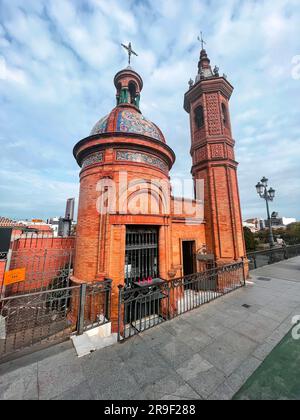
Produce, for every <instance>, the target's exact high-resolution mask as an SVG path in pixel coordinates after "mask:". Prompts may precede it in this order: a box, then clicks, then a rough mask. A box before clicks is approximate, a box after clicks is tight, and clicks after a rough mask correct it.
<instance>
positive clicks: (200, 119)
mask: <svg viewBox="0 0 300 420" xmlns="http://www.w3.org/2000/svg"><path fill="white" fill-rule="evenodd" d="M195 124H196V127H197V128H201V127H203V126H204V111H203V106H202V105H199V106H198V107H197V108H196V109H195Z"/></svg>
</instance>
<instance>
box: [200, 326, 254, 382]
mask: <svg viewBox="0 0 300 420" xmlns="http://www.w3.org/2000/svg"><path fill="white" fill-rule="evenodd" d="M256 347H257V343H255V342H254V341H252V340H250V339H248V338H247V337H244V336H243V335H241V334H237V333H235V332H233V331H230V332H229V333H226V334H224V335H222V336H221V337H218V338H217V339H216V340H215V341H214V342H212V343H211V344H210V345H209V346H207V347H206V348H205V349H204V350H203V351H202V352H201V356H203V357H204V358H205V359H206V360H207V361H209V362H210V363H211V364H212V365H213V366H216V367H217V368H218V369H219V370H221V371H222V372H224V374H225V375H226V376H229V375H230V374H231V373H232V372H233V371H234V370H235V369H236V368H237V367H238V366H239V365H240V364H241V363H242V362H243V361H244V360H245V359H246V358H247V357H249V356H250V354H251V353H252V352H253V351H254V349H255V348H256Z"/></svg>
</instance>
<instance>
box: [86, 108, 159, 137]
mask: <svg viewBox="0 0 300 420" xmlns="http://www.w3.org/2000/svg"><path fill="white" fill-rule="evenodd" d="M114 132H118V133H128V134H141V135H144V136H147V137H151V138H153V139H155V140H159V141H162V142H163V143H165V138H164V136H163V134H162V132H161V131H160V129H159V128H158V127H157V126H156V125H155V124H154V123H153V122H151V121H149V120H147V118H145V117H144V116H143V115H142V114H141V113H140V112H139V111H138V110H136V109H135V108H134V107H130V106H128V107H117V108H115V109H113V110H112V112H111V113H110V114H109V115H107V116H105V117H103V118H101V119H100V120H99V121H98V122H97V123H96V124H95V126H94V128H93V129H92V131H91V134H90V135H91V136H93V135H97V134H103V133H114Z"/></svg>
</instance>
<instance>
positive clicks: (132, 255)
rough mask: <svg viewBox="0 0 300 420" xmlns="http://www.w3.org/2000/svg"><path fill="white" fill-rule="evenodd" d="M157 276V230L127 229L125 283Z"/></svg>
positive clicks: (128, 283)
mask: <svg viewBox="0 0 300 420" xmlns="http://www.w3.org/2000/svg"><path fill="white" fill-rule="evenodd" d="M157 276H158V230H157V228H147V227H143V228H139V227H128V228H127V230H126V253H125V283H126V285H127V286H129V285H131V284H132V283H134V282H139V281H141V282H142V281H145V280H147V279H153V278H156V277H157Z"/></svg>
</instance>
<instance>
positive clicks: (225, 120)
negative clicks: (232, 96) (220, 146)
mask: <svg viewBox="0 0 300 420" xmlns="http://www.w3.org/2000/svg"><path fill="white" fill-rule="evenodd" d="M222 120H223V123H224V125H227V122H228V116H227V107H226V105H225V104H224V102H222Z"/></svg>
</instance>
